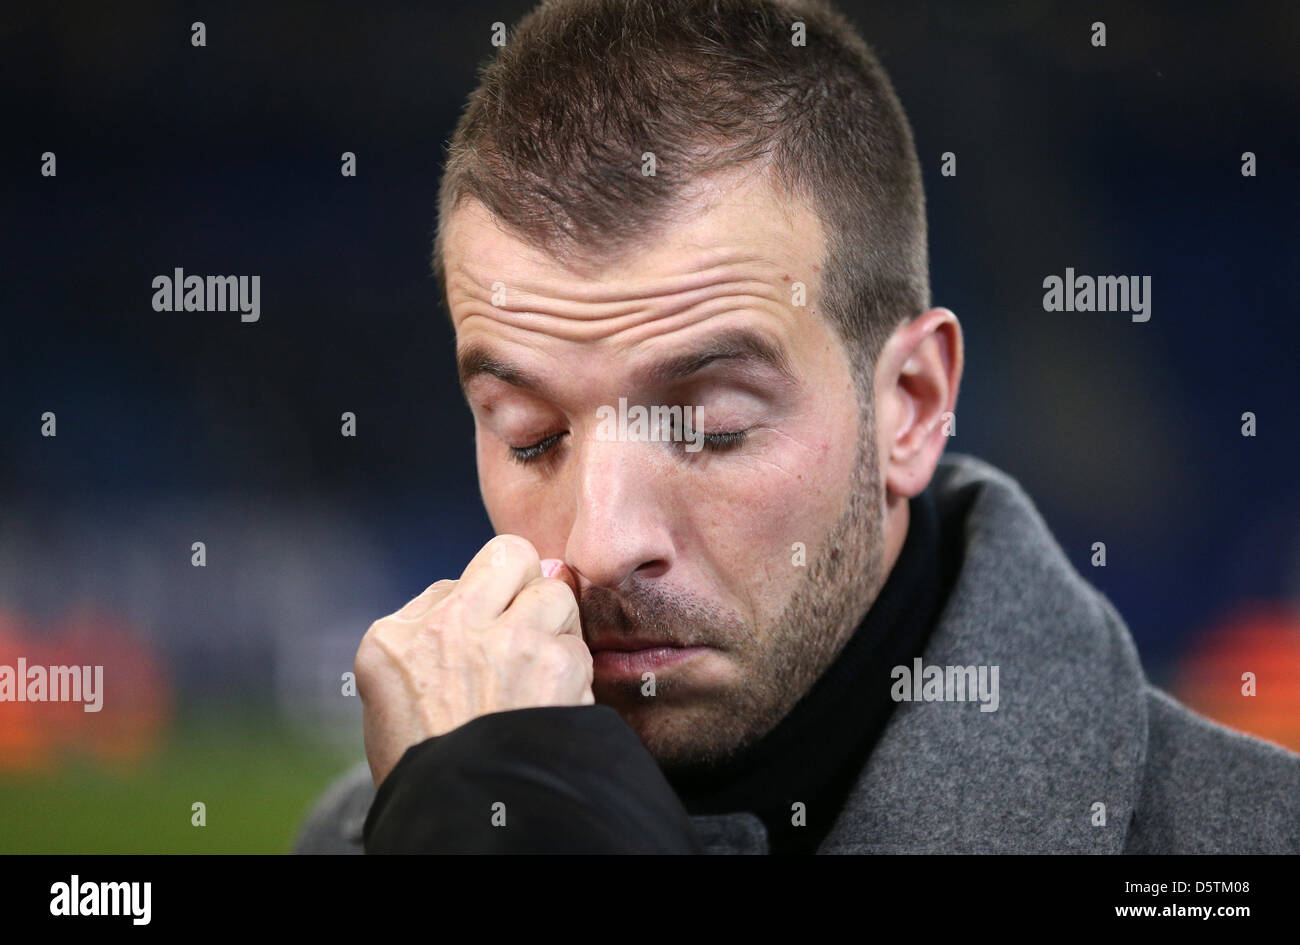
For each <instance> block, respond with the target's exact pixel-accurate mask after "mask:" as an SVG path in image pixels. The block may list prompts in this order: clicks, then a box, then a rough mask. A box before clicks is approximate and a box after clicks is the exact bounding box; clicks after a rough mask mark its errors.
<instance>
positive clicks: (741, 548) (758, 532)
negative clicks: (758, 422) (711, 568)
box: [700, 429, 857, 599]
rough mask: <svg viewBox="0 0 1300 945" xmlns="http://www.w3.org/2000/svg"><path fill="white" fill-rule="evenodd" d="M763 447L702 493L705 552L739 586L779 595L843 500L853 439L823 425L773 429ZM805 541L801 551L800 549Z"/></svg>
mask: <svg viewBox="0 0 1300 945" xmlns="http://www.w3.org/2000/svg"><path fill="white" fill-rule="evenodd" d="M774 436H775V439H774V440H773V442H772V443H771V445H770V447H769V448H768V449H765V450H764V451H763V453H762V455H761V457H759V456H755V457H753V458H749V459H746V460H743V461H738V462H737V463H736V465H735V466H734V467H733V468H730V469H728V470H727V472H726V473H725V474H723V473H719V475H718V476H717V477H716V478H714V479H713V481H712V482H711V484H710V486H709V487H708V489H707V491H706V492H705V493H704V494H703V495H702V496H701V497H700V498H701V500H702V503H703V506H704V507H707V508H709V510H710V511H709V514H708V515H706V516H704V517H703V522H704V525H705V528H706V531H705V535H704V541H705V542H707V543H708V544H709V545H710V556H711V557H712V558H713V559H714V561H715V562H717V564H718V566H719V567H720V568H722V569H724V571H725V572H726V573H729V574H730V575H732V577H733V578H734V580H735V582H736V586H747V587H750V588H752V589H753V592H754V594H755V595H756V596H761V597H768V596H771V597H774V598H780V599H784V598H785V597H786V596H788V593H789V588H790V587H791V586H792V585H793V584H794V583H796V582H797V580H798V579H799V577H800V576H801V575H802V574H804V573H805V572H804V570H803V569H802V568H801V567H800V563H799V562H800V561H801V560H803V561H804V562H806V561H808V560H811V559H812V558H813V557H814V556H815V555H816V554H817V552H818V551H819V545H820V543H821V542H822V540H823V539H824V537H825V536H826V535H827V533H828V532H829V531H830V530H831V528H832V527H833V526H834V525H835V524H836V523H837V522H838V521H839V519H840V517H841V516H842V515H843V514H844V511H845V510H846V508H847V507H848V497H849V488H850V487H851V485H852V479H853V462H854V460H855V457H856V455H857V451H856V444H854V443H852V442H846V440H849V439H851V437H831V436H828V435H827V431H826V430H825V429H820V430H818V431H817V432H816V433H815V434H814V435H812V436H809V437H802V438H799V437H793V436H790V435H788V434H774ZM801 548H802V552H801Z"/></svg>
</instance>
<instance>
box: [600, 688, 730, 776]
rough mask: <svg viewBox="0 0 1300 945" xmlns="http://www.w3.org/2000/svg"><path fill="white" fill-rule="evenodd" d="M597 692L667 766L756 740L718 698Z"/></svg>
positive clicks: (726, 753) (716, 756)
mask: <svg viewBox="0 0 1300 945" xmlns="http://www.w3.org/2000/svg"><path fill="white" fill-rule="evenodd" d="M594 694H595V696H596V701H597V702H599V703H601V704H602V705H608V706H610V707H611V708H612V709H614V710H615V711H616V712H618V714H619V715H620V716H622V718H623V721H624V722H626V723H627V724H628V726H629V727H630V728H631V729H632V731H634V732H636V735H637V737H638V738H639V739H640V740H641V744H643V745H644V746H645V748H646V751H648V752H649V753H650V755H651V757H653V758H654V759H655V761H657V762H658V763H659V765H660V767H663V768H672V767H679V766H683V765H689V764H699V763H704V762H710V761H721V760H724V759H726V758H728V757H730V756H731V755H733V754H734V753H735V752H736V751H737V750H738V749H739V748H741V747H743V745H744V744H747V743H748V742H749V741H750V740H751V738H750V733H749V732H747V731H746V730H745V727H744V723H743V720H742V719H741V718H740V717H738V716H737V714H736V712H735V710H734V707H732V706H730V705H729V704H722V705H720V704H719V703H718V701H717V700H714V701H713V702H712V703H711V704H705V703H703V702H699V701H695V700H692V701H691V702H689V703H685V704H683V703H681V702H680V701H678V700H673V699H671V698H668V697H667V693H664V694H662V695H660V696H656V697H654V698H646V697H644V696H642V695H641V694H640V692H639V691H637V690H633V692H632V693H630V694H629V693H626V692H613V693H610V692H604V693H602V692H601V691H599V689H598V690H597V691H596V692H595V693H594Z"/></svg>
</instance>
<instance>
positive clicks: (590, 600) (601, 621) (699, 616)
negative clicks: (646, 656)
mask: <svg viewBox="0 0 1300 945" xmlns="http://www.w3.org/2000/svg"><path fill="white" fill-rule="evenodd" d="M578 614H579V617H580V619H581V621H582V635H583V637H584V639H586V640H587V641H588V642H591V640H592V638H593V636H596V637H598V638H599V639H600V640H602V641H616V640H618V639H620V638H627V639H631V638H634V637H651V638H653V639H656V640H662V641H664V642H665V643H668V644H670V645H673V646H702V645H710V646H716V645H719V644H722V643H726V642H727V641H729V640H735V639H736V638H737V637H738V636H739V637H740V638H743V635H744V628H743V626H740V625H739V622H738V621H737V620H736V619H735V618H734V617H732V616H730V615H726V614H725V613H723V612H722V611H720V610H719V608H718V607H717V606H716V605H713V604H710V603H708V602H706V601H704V600H701V599H700V598H697V597H694V596H692V595H688V594H684V593H682V592H680V591H667V590H664V589H661V588H652V587H650V586H648V585H644V584H640V585H633V586H632V587H629V588H627V589H625V590H620V591H613V590H610V589H609V588H606V587H597V586H595V585H591V586H588V587H586V588H585V589H584V590H583V591H582V594H581V596H580V597H579V599H578Z"/></svg>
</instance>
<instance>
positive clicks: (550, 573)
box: [542, 558, 578, 599]
mask: <svg viewBox="0 0 1300 945" xmlns="http://www.w3.org/2000/svg"><path fill="white" fill-rule="evenodd" d="M542 577H550V578H558V579H560V580H561V581H563V582H564V583H565V584H567V585H569V590H571V591H573V596H574V598H575V599H578V575H577V574H575V573H574V572H573V569H572V568H570V567H569V566H568V565H567V564H565V563H564V562H563V561H561V560H560V559H559V558H543V559H542Z"/></svg>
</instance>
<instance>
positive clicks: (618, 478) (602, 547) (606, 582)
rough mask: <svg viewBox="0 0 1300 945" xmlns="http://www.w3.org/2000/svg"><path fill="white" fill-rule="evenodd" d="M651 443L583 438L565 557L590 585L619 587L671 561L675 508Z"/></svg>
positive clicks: (658, 571) (665, 567)
mask: <svg viewBox="0 0 1300 945" xmlns="http://www.w3.org/2000/svg"><path fill="white" fill-rule="evenodd" d="M662 446H663V444H661V443H653V442H635V441H632V442H629V441H619V440H600V439H597V438H595V437H594V436H593V437H591V438H588V439H586V440H585V441H584V443H583V445H582V449H581V454H580V455H579V456H577V457H576V458H575V461H576V464H577V466H576V489H577V493H578V494H577V509H576V512H575V514H574V520H573V528H572V530H571V531H570V532H569V540H568V543H567V545H566V546H565V561H566V562H567V563H568V564H569V566H570V567H572V568H573V569H574V570H575V571H577V572H578V573H579V574H580V575H581V576H582V577H583V578H585V579H586V580H587V581H589V582H590V583H592V584H595V585H597V586H600V587H605V588H609V589H616V588H619V587H620V586H622V585H623V584H625V583H626V582H627V581H628V580H629V579H630V578H631V577H632V576H633V575H636V576H638V577H641V578H652V577H658V576H659V575H661V574H663V573H664V572H665V571H667V570H668V568H669V566H670V564H671V561H672V540H671V539H672V533H673V529H672V514H673V511H672V508H671V507H668V506H666V505H665V502H664V500H665V499H666V498H669V497H670V496H671V491H670V490H666V489H664V483H663V475H664V472H665V470H663V469H662V467H661V465H660V461H659V460H660V457H658V456H655V455H654V451H655V449H656V447H658V448H662Z"/></svg>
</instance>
